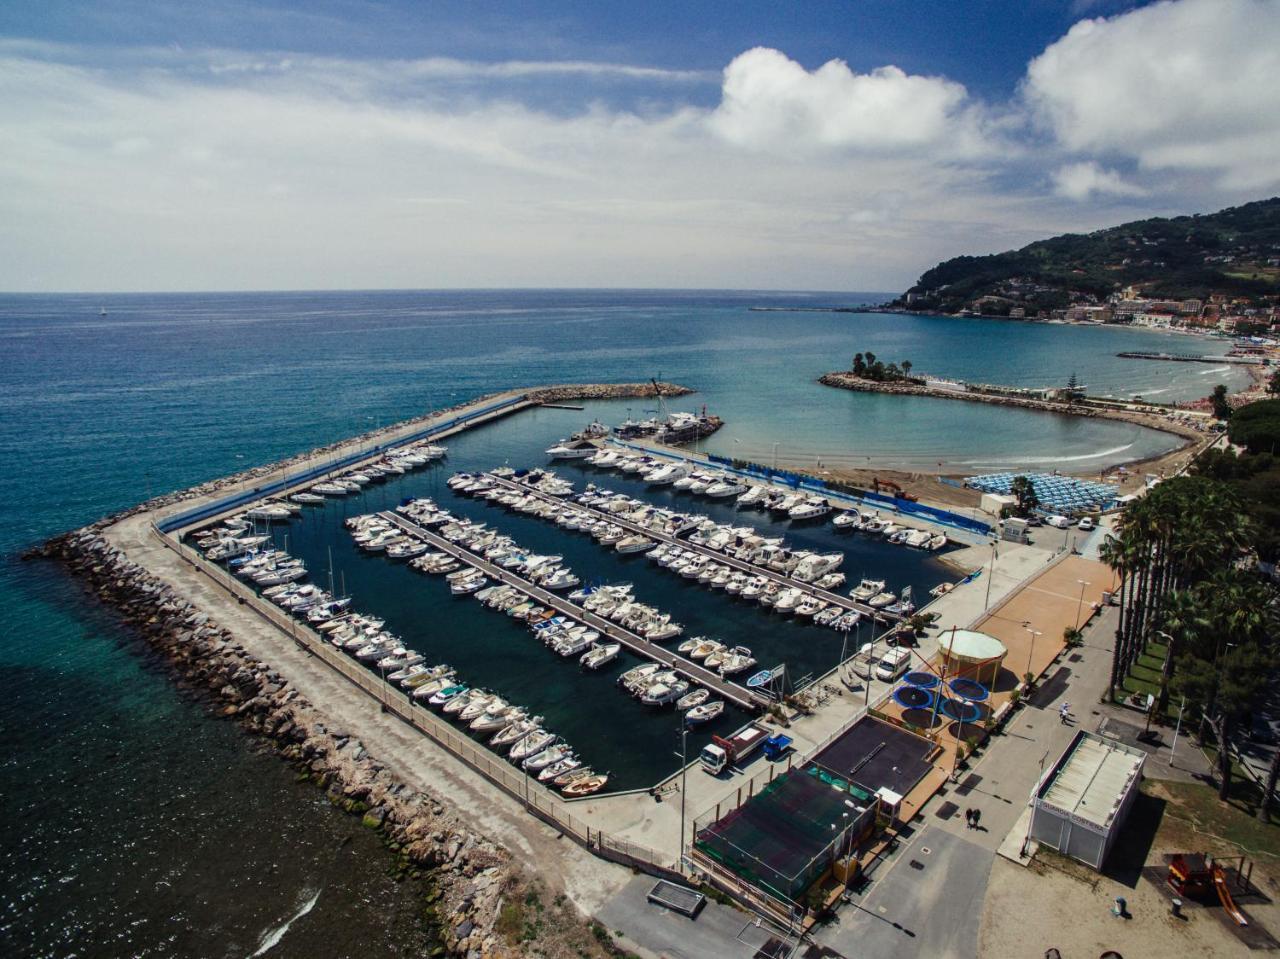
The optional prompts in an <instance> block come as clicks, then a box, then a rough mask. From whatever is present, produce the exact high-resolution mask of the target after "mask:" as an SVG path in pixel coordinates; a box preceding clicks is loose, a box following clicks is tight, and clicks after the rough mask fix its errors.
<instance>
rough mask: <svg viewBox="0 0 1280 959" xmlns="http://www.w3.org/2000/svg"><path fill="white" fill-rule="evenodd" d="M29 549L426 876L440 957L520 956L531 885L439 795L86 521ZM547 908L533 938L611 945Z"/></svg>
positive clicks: (406, 869)
mask: <svg viewBox="0 0 1280 959" xmlns="http://www.w3.org/2000/svg"><path fill="white" fill-rule="evenodd" d="M34 555H39V556H42V557H45V558H48V559H52V560H56V561H60V562H61V563H63V564H64V565H65V566H66V567H67V568H68V569H69V570H70V571H71V572H72V573H74V574H75V575H76V576H78V577H80V578H81V580H82V581H83V583H84V585H85V586H86V588H87V589H88V590H89V591H90V592H92V593H93V594H94V595H95V596H96V597H97V598H98V599H99V600H100V601H101V602H102V603H104V604H105V605H107V606H110V607H112V608H113V609H115V610H116V611H118V612H119V614H120V615H121V617H122V618H123V619H124V621H125V622H126V623H127V624H128V625H130V626H131V627H132V628H134V629H135V630H136V631H137V632H138V633H139V635H140V636H141V637H142V638H143V639H144V640H145V641H146V642H147V643H148V645H149V646H151V648H152V649H154V650H155V651H156V652H157V653H159V654H160V655H161V656H163V657H164V658H165V659H166V660H167V661H168V663H169V664H170V666H171V667H172V669H173V672H174V674H175V676H176V678H177V679H178V680H179V681H180V682H181V683H182V684H183V685H185V686H187V687H188V688H190V689H192V690H194V691H196V692H198V693H202V694H204V695H205V696H206V697H207V701H208V702H209V704H210V708H211V709H212V710H213V711H214V712H215V713H216V714H218V715H221V716H223V717H226V718H227V719H229V720H231V721H234V722H236V723H238V724H239V725H240V726H241V727H242V728H243V729H244V730H245V732H247V733H248V734H250V735H252V736H254V737H256V738H257V739H259V740H260V741H261V742H264V743H266V744H267V745H269V746H270V747H271V748H272V749H273V750H274V751H275V752H276V753H277V754H278V755H280V756H281V757H282V758H283V759H285V760H287V761H289V762H290V763H292V764H293V765H294V766H295V768H297V770H298V774H299V778H300V779H301V778H306V779H309V780H311V781H312V782H314V783H315V784H316V786H317V787H318V788H320V789H322V790H324V792H325V795H326V796H327V797H328V798H329V800H330V801H331V802H332V803H333V804H334V805H336V806H339V807H341V808H342V809H344V810H346V811H347V812H348V813H350V814H352V815H357V816H360V817H362V820H363V823H364V825H365V826H367V827H368V828H370V829H377V830H380V831H381V833H382V835H383V838H384V840H385V843H386V845H387V847H388V849H389V850H390V851H391V853H392V854H393V855H394V856H395V857H396V869H397V873H398V874H399V875H402V876H404V877H405V878H412V879H421V880H423V881H424V882H425V883H426V884H427V888H428V893H427V903H428V919H429V921H431V922H432V924H433V925H434V926H435V927H436V928H437V934H438V936H439V938H440V939H441V941H442V946H441V954H445V953H447V954H448V955H452V956H459V957H465V959H505V957H516V956H523V955H525V954H526V953H525V950H524V948H523V947H522V946H521V942H523V943H524V944H525V945H528V944H529V940H530V936H529V935H528V932H529V930H528V928H526V927H525V926H524V925H520V926H519V927H518V928H513V923H512V914H513V910H514V911H515V912H519V913H523V912H524V911H526V910H527V909H528V908H529V903H530V902H531V901H532V900H531V898H530V897H531V896H537V892H536V885H537V884H536V881H534V880H531V878H530V877H529V876H528V875H526V874H524V872H523V871H522V869H521V868H520V864H519V863H517V862H515V861H513V859H512V857H511V855H510V854H509V853H508V852H507V851H506V850H505V849H503V848H502V847H500V846H498V845H497V844H495V843H494V842H492V841H491V840H489V839H488V838H486V837H484V836H483V835H480V834H477V833H476V831H475V830H474V829H472V828H470V827H469V826H467V825H466V824H465V823H464V822H463V821H462V820H461V819H460V818H459V817H458V816H457V815H456V814H455V813H454V812H453V811H452V810H451V808H450V806H449V804H448V802H447V801H446V800H445V799H444V798H442V797H441V796H438V795H435V794H434V793H432V792H430V791H427V790H415V789H411V788H409V787H408V786H406V785H405V784H404V783H401V782H399V781H397V780H396V779H395V778H394V777H393V776H392V774H391V773H390V772H389V771H388V770H387V768H386V767H385V766H384V765H383V764H382V763H380V762H379V761H378V759H377V757H375V756H373V755H372V754H370V752H369V751H368V750H367V749H366V748H365V747H364V745H363V744H362V743H361V742H360V740H359V739H357V738H355V737H353V736H352V735H351V734H350V733H348V732H346V731H345V730H343V729H341V728H337V727H335V726H333V725H332V724H330V723H329V722H328V721H327V720H326V719H325V718H324V716H323V715H322V714H321V713H320V712H319V711H318V710H317V709H316V708H315V707H314V706H313V705H312V704H311V703H310V702H308V701H307V700H306V699H305V698H304V697H303V696H301V695H300V694H299V693H298V691H297V690H296V689H294V688H293V687H292V686H291V685H290V683H289V681H288V679H287V678H286V677H284V676H282V675H281V674H280V673H279V672H277V671H276V670H274V669H272V667H271V666H270V665H269V664H267V663H263V662H261V661H259V660H257V659H255V658H253V657H252V656H251V655H250V654H249V653H248V652H246V650H245V648H244V647H243V646H242V645H241V644H240V643H238V642H237V641H236V637H235V635H234V634H233V633H232V632H231V630H229V629H226V628H224V627H222V626H220V625H219V624H218V623H217V621H216V620H215V619H214V618H213V617H212V616H211V615H210V614H209V613H208V612H207V611H205V610H202V609H200V608H198V607H197V606H195V605H193V604H191V603H189V602H187V601H186V600H184V599H182V598H181V597H180V596H178V595H177V593H176V592H175V591H174V590H173V588H172V587H170V586H168V585H167V584H165V583H164V582H162V581H160V580H159V579H157V578H156V577H154V576H153V575H152V574H151V573H149V572H148V571H147V570H146V569H144V568H143V567H141V566H139V565H138V564H136V563H134V562H132V561H131V560H129V559H128V557H127V556H125V555H124V553H122V552H121V551H120V550H119V549H117V548H115V547H114V546H112V545H111V544H110V543H109V542H108V541H107V540H106V539H105V538H104V537H103V536H102V535H101V533H100V532H99V531H98V530H97V529H95V528H91V527H87V528H85V529H82V530H78V531H76V532H73V533H68V534H66V535H64V536H60V537H57V538H55V539H53V540H50V541H49V542H48V543H45V544H44V545H43V546H42V547H41V548H40V549H39V550H36V551H34ZM531 890H533V891H531ZM513 903H514V905H513ZM543 908H544V906H543V905H542V903H541V900H540V899H539V900H538V909H539V910H542V909H543ZM554 908H555V911H556V912H558V913H559V914H560V916H559V921H558V923H556V924H555V926H554V927H553V926H546V927H543V925H542V924H541V923H539V924H538V925H539V936H538V937H537V938H540V939H544V938H549V939H553V940H555V941H556V942H557V943H559V944H564V943H572V947H573V950H574V951H573V954H575V955H584V956H592V955H610V954H611V953H612V950H611V949H607V948H604V947H603V946H602V945H601V943H600V941H599V936H598V934H597V932H596V930H595V928H594V927H589V926H588V925H587V923H585V922H584V921H583V920H582V918H581V917H580V916H578V915H577V914H576V913H573V912H572V907H571V906H569V905H568V904H567V903H565V902H564V898H563V897H558V898H557V901H556V903H555V904H554Z"/></svg>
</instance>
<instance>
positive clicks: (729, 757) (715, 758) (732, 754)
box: [699, 723, 769, 775]
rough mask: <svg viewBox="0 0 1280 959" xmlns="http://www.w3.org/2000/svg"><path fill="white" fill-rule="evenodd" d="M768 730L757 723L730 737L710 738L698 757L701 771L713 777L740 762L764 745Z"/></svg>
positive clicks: (748, 724) (744, 727)
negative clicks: (700, 762)
mask: <svg viewBox="0 0 1280 959" xmlns="http://www.w3.org/2000/svg"><path fill="white" fill-rule="evenodd" d="M768 738H769V730H767V729H765V728H764V727H763V726H761V725H760V724H759V723H747V724H746V725H745V726H743V727H742V728H741V729H739V730H738V731H737V732H736V733H734V734H733V735H732V736H712V737H711V742H710V743H708V744H707V745H706V746H703V747H702V753H701V756H700V757H699V758H700V759H701V760H702V768H703V771H705V772H709V773H711V774H712V775H715V774H717V773H719V772H721V771H722V770H723V769H725V768H726V767H727V766H731V765H733V764H734V763H738V762H741V761H742V760H744V759H746V758H747V757H748V756H750V755H751V754H752V753H753V752H755V751H756V750H757V749H759V748H760V747H761V746H763V745H764V742H765V740H766V739H768Z"/></svg>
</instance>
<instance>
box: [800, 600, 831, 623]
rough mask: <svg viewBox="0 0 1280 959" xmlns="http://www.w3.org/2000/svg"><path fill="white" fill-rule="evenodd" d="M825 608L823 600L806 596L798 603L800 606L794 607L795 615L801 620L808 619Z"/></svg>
mask: <svg viewBox="0 0 1280 959" xmlns="http://www.w3.org/2000/svg"><path fill="white" fill-rule="evenodd" d="M826 608H827V604H826V601H825V600H821V599H818V597H816V596H806V597H805V598H804V599H802V600H801V601H800V605H799V606H797V607H796V615H797V616H799V617H801V618H802V619H810V618H812V617H813V616H815V615H817V614H818V613H820V612H822V611H823V610H824V609H826Z"/></svg>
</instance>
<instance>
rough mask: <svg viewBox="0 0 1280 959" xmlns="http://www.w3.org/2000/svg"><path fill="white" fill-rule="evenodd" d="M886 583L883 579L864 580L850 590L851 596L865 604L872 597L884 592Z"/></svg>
mask: <svg viewBox="0 0 1280 959" xmlns="http://www.w3.org/2000/svg"><path fill="white" fill-rule="evenodd" d="M884 587H885V582H884V580H882V579H866V578H864V579H863V580H862V582H860V583H859V584H858V585H857V586H855V587H854V588H853V589H851V590H849V595H850V596H852V597H853V598H854V599H856V600H857V601H858V602H860V603H865V602H867V601H868V600H869V599H871V597H872V596H875V595H877V594H879V593H882V592H884Z"/></svg>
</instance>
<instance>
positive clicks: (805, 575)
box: [791, 553, 844, 583]
mask: <svg viewBox="0 0 1280 959" xmlns="http://www.w3.org/2000/svg"><path fill="white" fill-rule="evenodd" d="M843 562H844V553H809V554H808V555H806V556H804V557H803V558H802V559H801V560H800V562H798V563H797V564H796V567H795V569H793V570H792V571H791V578H792V579H798V580H800V582H802V583H812V582H813V581H814V580H816V579H819V578H820V577H822V576H825V575H826V574H827V573H829V572H831V570H833V569H835V568H836V567H838V566H839V565H840V564H841V563H843Z"/></svg>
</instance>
